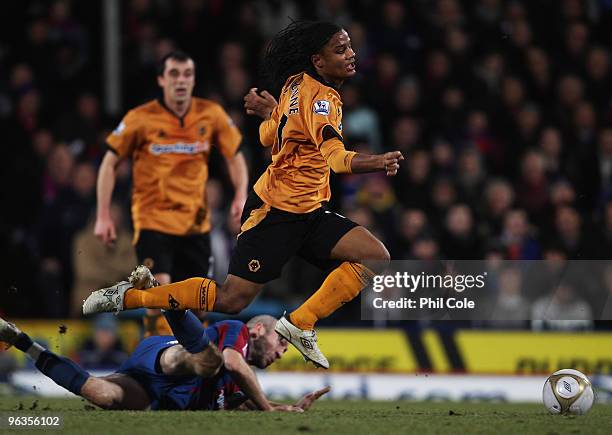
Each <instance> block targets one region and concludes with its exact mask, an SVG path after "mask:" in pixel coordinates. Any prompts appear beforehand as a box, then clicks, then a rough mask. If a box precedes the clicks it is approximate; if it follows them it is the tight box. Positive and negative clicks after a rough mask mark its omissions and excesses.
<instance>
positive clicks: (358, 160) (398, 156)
mask: <svg viewBox="0 0 612 435" xmlns="http://www.w3.org/2000/svg"><path fill="white" fill-rule="evenodd" d="M402 160H404V156H403V155H402V153H401V152H399V151H391V152H388V153H384V154H377V155H369V154H361V153H357V154H356V155H355V157H353V160H352V161H351V172H352V173H354V174H361V173H366V172H379V171H384V172H385V173H386V174H387V176H389V177H392V176H394V175H396V174H397V170H398V169H399V163H400V162H401V161H402Z"/></svg>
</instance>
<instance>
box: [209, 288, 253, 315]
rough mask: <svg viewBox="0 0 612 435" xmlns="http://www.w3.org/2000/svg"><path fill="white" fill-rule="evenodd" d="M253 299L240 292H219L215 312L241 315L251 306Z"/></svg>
mask: <svg viewBox="0 0 612 435" xmlns="http://www.w3.org/2000/svg"><path fill="white" fill-rule="evenodd" d="M252 300H253V298H252V297H251V296H250V295H248V294H242V293H240V292H231V293H230V292H227V291H224V292H219V293H217V300H216V301H215V312H217V313H225V314H240V312H241V311H242V310H244V309H245V308H246V307H248V306H249V304H250V303H251V301H252Z"/></svg>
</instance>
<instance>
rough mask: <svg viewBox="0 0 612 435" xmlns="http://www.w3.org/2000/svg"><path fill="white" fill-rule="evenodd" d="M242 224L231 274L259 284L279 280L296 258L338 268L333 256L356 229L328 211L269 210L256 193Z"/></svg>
mask: <svg viewBox="0 0 612 435" xmlns="http://www.w3.org/2000/svg"><path fill="white" fill-rule="evenodd" d="M241 223H242V233H241V234H240V235H239V236H238V242H237V244H236V248H235V249H234V251H233V252H232V258H231V260H230V266H229V272H228V273H229V274H231V275H236V276H239V277H241V278H244V279H246V280H249V281H252V282H256V283H260V284H264V283H266V282H268V281H272V280H273V279H276V278H278V277H279V276H280V274H281V271H282V269H283V266H284V265H285V264H286V263H287V262H288V261H289V260H290V259H291V258H292V257H293V256H294V255H298V256H300V257H302V258H304V259H305V260H306V261H308V262H309V263H311V264H313V265H315V266H317V267H319V268H320V269H322V270H329V269H332V268H334V267H336V266H338V265H339V264H340V263H341V262H340V261H338V260H332V259H330V258H329V257H330V253H331V251H332V249H333V248H334V246H336V243H338V241H339V240H340V239H341V238H342V236H344V235H345V234H346V233H348V232H349V231H350V230H352V229H353V228H355V227H356V226H357V224H356V223H355V222H353V221H351V220H350V219H347V218H345V217H344V216H341V215H339V214H338V213H334V212H332V211H330V210H327V209H326V208H325V207H320V208H318V209H317V210H314V211H312V212H310V213H303V214H297V213H290V212H287V211H284V210H279V209H276V208H274V207H270V206H267V205H266V204H264V202H263V201H262V200H261V199H260V198H259V196H257V194H256V193H255V192H254V191H251V193H250V194H249V198H248V199H247V202H246V204H245V206H244V211H243V212H242V219H241Z"/></svg>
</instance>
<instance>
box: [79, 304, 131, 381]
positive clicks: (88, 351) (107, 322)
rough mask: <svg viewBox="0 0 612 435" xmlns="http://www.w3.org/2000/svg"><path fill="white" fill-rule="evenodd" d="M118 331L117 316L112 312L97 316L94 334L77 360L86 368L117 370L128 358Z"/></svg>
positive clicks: (81, 349)
mask: <svg viewBox="0 0 612 435" xmlns="http://www.w3.org/2000/svg"><path fill="white" fill-rule="evenodd" d="M117 331H118V325H117V317H116V316H114V315H113V314H110V313H103V314H99V315H98V316H96V318H95V320H94V321H93V336H92V337H91V338H89V339H87V340H86V341H85V343H83V345H82V346H81V347H80V349H79V350H78V352H77V360H78V361H79V364H80V365H81V366H82V367H83V368H84V369H85V370H117V369H118V368H119V366H121V364H122V363H123V362H124V361H125V360H126V359H127V358H128V356H129V355H128V354H127V352H126V351H125V349H124V348H123V344H122V343H121V339H120V338H119V336H118V335H117Z"/></svg>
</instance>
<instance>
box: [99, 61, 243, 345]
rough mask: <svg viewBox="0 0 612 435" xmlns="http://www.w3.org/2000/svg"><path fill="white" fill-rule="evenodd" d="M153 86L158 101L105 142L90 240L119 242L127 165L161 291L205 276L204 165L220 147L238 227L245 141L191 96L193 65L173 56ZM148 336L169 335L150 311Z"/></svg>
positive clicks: (145, 260) (142, 256)
mask: <svg viewBox="0 0 612 435" xmlns="http://www.w3.org/2000/svg"><path fill="white" fill-rule="evenodd" d="M157 83H158V84H159V86H160V87H161V88H162V91H163V96H162V98H160V99H158V100H153V101H150V102H148V103H145V104H143V105H141V106H139V107H136V108H135V109H133V110H130V111H129V112H128V113H127V115H126V116H125V117H124V118H123V120H122V121H121V123H120V124H119V126H118V127H117V128H116V129H115V131H113V132H112V133H111V134H110V135H109V136H108V138H107V142H108V151H107V153H106V154H105V156H104V159H103V161H102V164H101V166H100V171H99V173H98V188H97V189H98V192H97V196H98V210H97V218H96V224H95V229H94V233H95V235H96V236H97V237H98V238H99V239H100V240H101V241H102V242H104V243H105V244H112V243H113V241H114V240H115V238H116V231H115V225H114V223H113V221H112V219H111V214H110V203H111V196H112V192H113V188H114V185H115V168H116V166H117V164H118V162H119V161H120V160H121V159H123V158H128V157H131V158H132V163H133V192H132V219H133V221H134V244H135V247H136V254H137V257H138V261H139V263H142V264H146V265H148V266H149V267H150V268H151V270H152V271H153V273H154V274H155V278H156V279H157V281H158V282H159V283H161V284H168V283H169V282H171V281H173V280H174V281H176V280H183V279H186V278H188V277H190V276H194V275H197V276H202V275H203V276H210V274H211V273H210V272H211V271H212V264H211V261H212V258H211V250H210V237H209V231H210V214H209V211H208V209H207V206H206V197H205V186H206V180H207V178H208V159H209V155H210V152H211V147H212V146H217V147H218V148H219V150H220V151H221V153H222V154H223V156H224V157H225V161H226V162H227V167H228V170H229V176H230V178H231V181H232V184H233V187H234V192H235V194H234V199H233V201H232V204H231V209H230V212H231V215H232V217H233V218H234V219H236V220H238V219H239V218H240V214H241V213H242V208H243V206H244V202H245V200H246V193H247V184H248V175H247V166H246V163H245V160H244V157H243V155H242V153H241V152H240V151H239V146H240V143H241V141H242V136H241V134H240V132H239V131H238V128H236V126H235V125H234V123H233V122H232V120H231V119H230V117H229V116H228V115H227V113H225V111H224V110H223V108H221V106H219V105H218V104H217V103H214V102H213V101H210V100H205V99H202V98H196V97H192V92H193V88H194V85H195V65H194V62H193V60H192V59H191V58H190V57H189V56H188V55H187V54H185V53H182V52H179V51H175V52H171V53H169V54H168V55H166V56H165V57H164V58H163V59H162V60H161V62H160V65H159V70H158V76H157ZM145 331H146V332H147V335H149V334H151V333H169V329H168V325H167V323H166V322H165V319H164V317H163V316H161V315H160V312H159V310H148V312H147V316H146V317H145Z"/></svg>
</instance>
